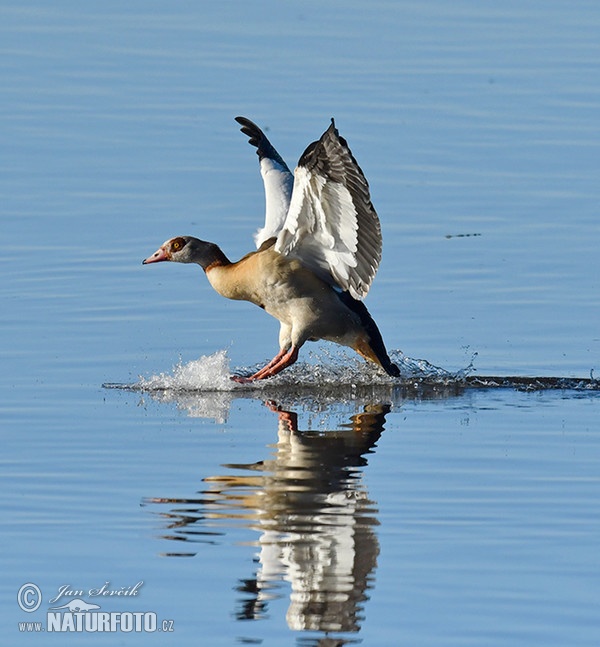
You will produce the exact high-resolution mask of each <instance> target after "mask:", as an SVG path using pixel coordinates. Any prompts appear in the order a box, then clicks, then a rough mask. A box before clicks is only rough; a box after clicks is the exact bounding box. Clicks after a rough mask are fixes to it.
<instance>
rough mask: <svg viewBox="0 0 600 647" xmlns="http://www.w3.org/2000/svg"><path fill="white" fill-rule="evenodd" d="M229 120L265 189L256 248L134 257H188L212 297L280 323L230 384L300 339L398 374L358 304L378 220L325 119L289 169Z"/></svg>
mask: <svg viewBox="0 0 600 647" xmlns="http://www.w3.org/2000/svg"><path fill="white" fill-rule="evenodd" d="M236 121H237V122H238V123H239V124H240V125H241V126H242V128H241V131H242V132H243V133H244V134H245V135H247V136H248V137H249V139H250V144H251V145H253V146H255V147H256V149H257V154H258V159H259V162H260V171H261V175H262V177H263V181H264V185H265V196H266V218H265V226H264V227H263V228H262V229H260V230H259V231H258V232H257V233H256V235H255V243H256V247H257V250H256V251H254V252H250V253H249V254H247V255H246V256H244V257H243V258H242V259H240V260H239V261H237V262H236V263H232V262H231V261H230V260H229V259H228V258H227V256H225V254H224V253H223V252H222V251H221V249H220V248H219V247H218V246H217V245H215V244H214V243H209V242H206V241H203V240H198V238H194V237H192V236H177V237H176V238H171V239H170V240H168V241H166V242H165V243H164V244H163V245H161V246H160V248H159V249H158V250H157V251H156V252H154V254H152V256H149V257H148V258H147V259H145V260H144V261H143V263H144V264H149V263H158V262H160V261H175V262H178V263H197V264H198V265H200V266H202V268H203V269H204V271H205V273H206V276H207V278H208V280H209V282H210V284H211V285H212V286H213V288H214V289H215V290H216V291H217V292H218V293H219V294H221V295H223V296H224V297H227V298H228V299H241V300H244V301H250V302H251V303H255V304H256V305H257V306H260V307H261V308H263V309H264V310H266V311H267V312H268V313H269V314H270V315H272V316H273V317H275V318H276V319H278V320H279V321H280V322H281V329H280V332H279V349H280V350H279V352H278V353H277V355H275V357H274V358H273V359H272V360H271V361H270V362H269V363H268V364H267V365H266V366H264V367H263V368H261V369H260V370H259V371H257V372H256V373H254V374H252V375H250V376H248V377H241V376H232V379H234V380H235V381H238V382H250V381H253V380H262V379H264V378H268V377H272V376H273V375H276V374H277V373H279V372H280V371H282V370H283V369H284V368H286V367H288V366H290V365H291V364H293V363H294V362H295V361H296V359H297V358H298V351H299V350H300V348H301V346H302V345H303V344H304V342H306V341H316V340H318V339H325V340H328V341H332V342H336V343H337V344H341V345H343V346H349V347H350V348H353V349H354V350H355V351H356V352H357V353H359V354H360V355H362V356H363V357H364V358H366V359H367V360H370V361H372V362H375V363H376V364H378V365H379V366H380V367H382V368H383V370H384V371H385V372H386V373H387V374H388V375H391V376H394V377H397V376H398V375H399V374H400V371H399V369H398V367H397V366H396V365H395V364H393V363H392V361H391V360H390V358H389V356H388V354H387V351H386V349H385V345H384V343H383V339H382V337H381V333H380V332H379V329H378V328H377V325H376V324H375V321H373V319H372V317H371V315H370V314H369V312H368V310H367V308H366V307H365V305H364V304H363V302H362V301H361V299H362V298H364V297H365V295H366V294H367V292H368V291H369V288H370V286H371V283H372V282H373V278H374V277H375V273H376V272H377V268H378V266H379V261H380V259H381V228H380V224H379V218H378V217H377V213H376V212H375V209H374V208H373V205H372V204H371V198H370V194H369V185H368V183H367V180H366V179H365V177H364V175H363V173H362V171H361V169H360V167H359V166H358V164H357V163H356V160H355V159H354V157H353V156H352V153H351V152H350V149H349V148H348V144H347V143H346V141H345V140H344V139H343V138H342V137H340V135H339V133H338V131H337V129H336V127H335V123H334V121H333V119H332V120H331V125H330V126H329V128H328V129H327V130H326V131H325V133H323V135H322V137H321V139H319V141H317V142H313V143H312V144H310V146H309V147H308V148H307V149H306V150H305V151H304V153H303V155H302V157H301V158H300V161H299V162H298V166H297V167H296V170H295V172H294V174H293V175H292V173H291V172H290V170H289V169H288V167H287V165H286V163H285V162H284V161H283V159H282V158H281V156H280V155H279V153H277V151H276V150H275V149H274V148H273V146H272V145H271V142H269V140H268V139H267V137H266V136H265V134H264V133H263V132H262V130H261V129H260V128H259V127H258V126H257V125H256V124H254V123H252V122H251V121H250V120H249V119H246V118H244V117H237V118H236Z"/></svg>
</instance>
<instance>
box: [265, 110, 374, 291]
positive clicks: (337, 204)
mask: <svg viewBox="0 0 600 647" xmlns="http://www.w3.org/2000/svg"><path fill="white" fill-rule="evenodd" d="M381 246H382V245H381V226H380V223H379V218H378V216H377V213H376V212H375V209H374V208H373V205H372V203H371V196H370V193H369V184H368V182H367V180H366V179H365V176H364V175H363V172H362V171H361V169H360V167H359V166H358V164H357V163H356V160H355V159H354V157H353V156H352V153H351V152H350V149H349V148H348V144H347V142H346V140H345V139H343V138H342V137H340V135H339V133H338V131H337V129H336V127H335V123H334V121H333V119H332V120H331V126H330V127H329V128H328V129H327V130H326V131H325V133H323V135H322V137H321V139H319V141H317V142H314V143H312V144H311V145H310V146H309V147H308V148H307V149H306V150H305V151H304V153H303V155H302V157H301V158H300V161H299V162H298V166H297V167H296V170H295V172H294V189H293V192H292V197H291V201H290V206H289V210H288V214H287V218H286V219H285V222H284V224H283V228H282V229H281V231H280V232H279V234H278V236H277V242H276V244H275V249H276V251H278V252H280V253H281V254H285V255H288V256H294V257H297V258H299V259H300V260H301V261H302V262H303V263H304V264H305V265H306V266H308V267H309V268H310V269H312V270H313V271H314V272H315V273H317V274H318V275H319V276H321V277H322V278H324V279H325V280H326V281H328V282H329V283H332V284H334V285H337V286H338V287H340V288H341V289H342V290H347V291H348V292H350V294H351V295H352V296H353V297H354V298H355V299H362V298H364V297H365V296H366V294H367V292H368V291H369V288H370V287H371V283H372V282H373V279H374V278H375V274H376V272H377V268H378V267H379V262H380V260H381Z"/></svg>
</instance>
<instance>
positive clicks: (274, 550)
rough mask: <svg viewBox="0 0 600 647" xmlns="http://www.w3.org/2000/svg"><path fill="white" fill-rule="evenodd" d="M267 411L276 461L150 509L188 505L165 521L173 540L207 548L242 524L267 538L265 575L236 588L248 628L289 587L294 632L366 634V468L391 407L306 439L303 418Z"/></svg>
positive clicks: (370, 565) (369, 571) (371, 557)
mask: <svg viewBox="0 0 600 647" xmlns="http://www.w3.org/2000/svg"><path fill="white" fill-rule="evenodd" d="M267 404H268V406H269V407H270V408H271V409H272V410H273V411H274V412H276V413H277V416H278V420H279V424H278V438H277V443H276V444H275V445H273V446H272V447H273V453H272V455H271V457H270V458H267V459H266V460H263V461H259V462H257V463H250V464H239V465H224V467H225V468H227V469H229V470H231V473H228V474H226V475H222V476H211V477H208V478H206V479H205V481H206V483H207V484H208V485H207V488H205V489H204V490H203V491H202V492H200V493H199V496H198V497H196V498H193V499H186V500H182V499H151V502H153V503H168V504H177V505H178V506H181V505H183V506H184V508H183V509H182V508H181V507H178V508H176V509H172V510H171V511H170V512H169V513H168V514H166V515H165V517H166V518H167V519H168V527H169V534H168V535H167V538H168V539H179V540H184V541H198V540H200V541H206V540H210V539H209V538H210V536H211V534H212V535H213V536H214V534H215V530H216V528H219V527H221V528H224V527H225V526H228V525H231V524H232V523H239V522H240V521H241V522H242V523H243V525H244V526H245V527H248V528H252V529H255V530H257V531H259V533H260V537H259V539H258V541H257V544H256V545H257V546H258V548H259V550H258V555H257V568H256V571H255V572H254V573H253V574H252V576H251V577H249V578H244V579H241V580H240V581H239V585H238V586H237V591H238V592H239V593H240V594H241V596H240V599H239V601H238V608H237V610H236V616H237V618H238V619H239V620H248V619H259V618H261V617H263V616H264V613H265V609H266V605H267V603H268V601H269V600H270V599H273V598H274V597H275V596H276V591H275V589H276V588H277V587H278V583H279V582H281V581H282V580H284V581H287V582H289V583H290V585H291V594H290V605H289V608H288V612H287V623H288V625H289V627H290V628H291V629H295V630H312V631H321V632H332V631H335V632H357V631H358V630H359V628H360V621H361V617H362V616H361V614H362V606H363V604H364V601H365V600H366V598H367V596H366V590H367V589H368V588H369V587H370V586H371V585H372V580H373V573H374V569H375V567H376V564H377V555H378V553H379V544H378V541H377V536H376V534H375V532H374V526H375V525H377V519H376V515H377V509H376V507H375V504H374V503H373V501H371V500H370V499H369V496H368V492H367V489H366V486H365V484H364V483H363V481H362V479H361V476H362V468H363V467H364V466H365V465H366V464H367V460H366V458H365V455H366V454H368V453H369V452H370V451H371V449H372V448H373V446H374V445H375V443H376V442H377V440H378V438H379V437H380V435H381V432H382V431H383V426H384V423H385V416H386V414H387V413H388V412H389V410H390V405H387V404H374V405H366V406H364V410H363V412H362V413H357V414H355V415H353V416H351V417H350V422H349V423H348V424H346V425H344V426H343V428H342V429H339V430H333V431H327V432H301V431H299V430H298V428H297V415H296V414H295V413H293V412H291V411H283V410H282V409H281V407H279V406H277V405H276V404H275V403H274V402H272V401H270V402H268V403H267ZM219 534H221V533H220V532H219ZM171 554H189V553H171ZM335 644H338V645H341V644H343V643H342V642H339V641H337V640H336V642H335Z"/></svg>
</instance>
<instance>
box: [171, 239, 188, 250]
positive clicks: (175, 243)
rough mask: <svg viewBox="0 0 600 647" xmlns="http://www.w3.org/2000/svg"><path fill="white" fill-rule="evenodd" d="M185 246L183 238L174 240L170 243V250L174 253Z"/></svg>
mask: <svg viewBox="0 0 600 647" xmlns="http://www.w3.org/2000/svg"><path fill="white" fill-rule="evenodd" d="M184 245H185V240H184V239H183V238H176V239H175V240H174V241H173V242H172V243H171V249H172V250H173V251H174V252H178V251H179V250H180V249H182V248H183V246H184Z"/></svg>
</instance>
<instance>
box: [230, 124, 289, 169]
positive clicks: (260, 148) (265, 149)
mask: <svg viewBox="0 0 600 647" xmlns="http://www.w3.org/2000/svg"><path fill="white" fill-rule="evenodd" d="M235 120H236V121H237V122H238V124H240V126H241V128H240V130H241V131H242V132H243V133H244V135H246V136H247V137H248V143H249V144H250V145H251V146H254V147H255V148H256V154H257V155H258V159H259V160H263V159H264V158H267V159H271V160H274V161H275V162H277V163H278V164H279V165H280V166H282V167H283V168H285V169H287V164H286V163H285V162H284V161H283V159H282V157H281V155H280V154H279V153H278V152H277V151H276V150H275V148H274V147H273V144H271V142H270V141H269V139H268V138H267V136H266V135H265V133H264V132H263V131H262V130H261V129H260V128H259V127H258V126H257V125H256V124H255V123H254V122H253V121H251V120H250V119H248V118H246V117H235Z"/></svg>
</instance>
